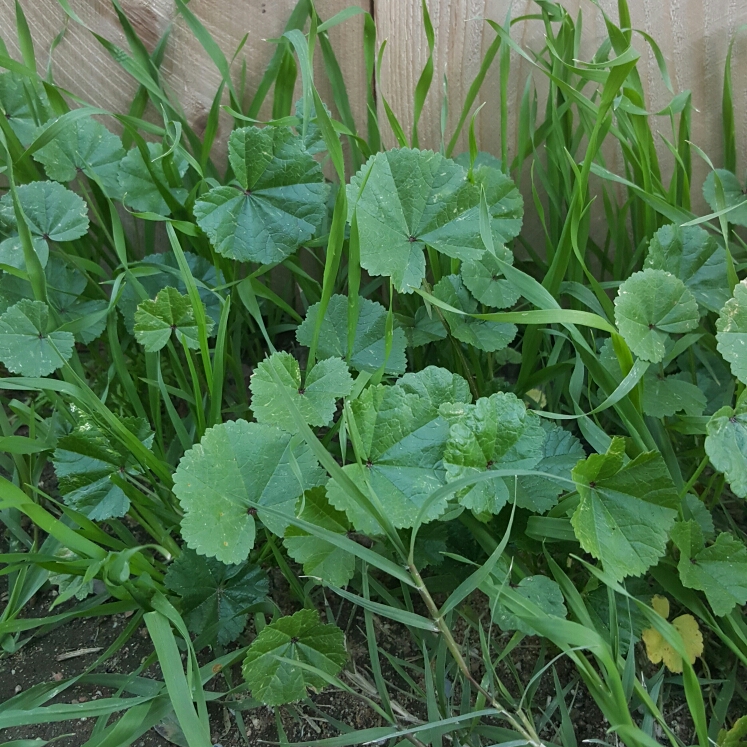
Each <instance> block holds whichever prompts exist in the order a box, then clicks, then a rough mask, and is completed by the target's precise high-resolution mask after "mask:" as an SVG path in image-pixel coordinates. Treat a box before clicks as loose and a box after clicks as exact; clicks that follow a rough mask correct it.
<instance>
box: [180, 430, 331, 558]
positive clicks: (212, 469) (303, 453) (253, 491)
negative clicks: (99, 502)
mask: <svg viewBox="0 0 747 747" xmlns="http://www.w3.org/2000/svg"><path fill="white" fill-rule="evenodd" d="M297 474H300V475H301V476H302V477H303V481H304V482H303V484H301V483H299V480H298V478H297V476H296V475H297ZM323 480H324V474H323V472H322V470H321V468H320V467H319V465H318V463H317V461H316V459H315V458H314V456H313V454H312V453H311V451H310V449H309V447H308V446H306V445H305V444H303V443H299V442H298V441H297V440H296V439H295V438H293V437H291V435H290V434H289V433H286V432H284V431H281V430H280V429H279V428H273V427H272V426H269V425H264V424H260V423H248V422H247V421H246V420H235V421H231V422H228V423H223V424H221V425H216V426H215V427H214V428H209V429H208V430H207V431H206V432H205V435H204V436H203V438H202V440H201V441H200V443H199V444H196V445H195V446H193V447H192V448H191V449H190V450H189V451H187V452H186V453H185V454H184V456H183V457H182V459H181V461H180V462H179V467H178V468H177V470H176V472H175V473H174V493H175V495H176V497H177V498H178V499H179V502H180V503H181V505H182V508H183V509H184V514H185V515H184V518H183V519H182V536H183V537H184V540H185V541H186V543H187V544H188V545H189V547H191V548H193V549H194V550H196V551H197V552H198V553H200V555H207V556H209V557H215V558H217V559H218V560H221V561H222V562H224V563H240V562H242V561H243V560H246V558H247V556H248V555H249V551H250V550H251V549H252V547H254V536H255V526H254V516H253V514H254V513H255V510H254V508H253V506H252V504H259V505H260V506H272V507H273V508H274V509H276V510H278V511H282V512H285V513H287V514H288V516H293V515H294V511H295V507H296V501H297V500H298V497H299V496H300V495H302V493H303V492H304V491H305V490H307V489H309V488H312V487H315V486H316V485H319V484H321V483H322V482H323ZM258 515H259V518H260V519H261V520H262V522H263V523H264V524H265V526H267V528H268V529H270V531H272V532H274V533H275V534H278V535H281V536H282V535H283V533H284V532H285V529H286V528H287V526H288V522H286V521H283V520H282V519H280V518H278V517H277V516H271V515H265V514H263V512H262V510H261V508H260V509H259V511H258Z"/></svg>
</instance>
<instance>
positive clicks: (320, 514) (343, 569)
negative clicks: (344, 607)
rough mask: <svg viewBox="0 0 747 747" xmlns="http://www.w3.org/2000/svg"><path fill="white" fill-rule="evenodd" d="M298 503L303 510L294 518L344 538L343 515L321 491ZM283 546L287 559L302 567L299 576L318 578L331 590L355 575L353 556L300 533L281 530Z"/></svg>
mask: <svg viewBox="0 0 747 747" xmlns="http://www.w3.org/2000/svg"><path fill="white" fill-rule="evenodd" d="M300 500H301V503H302V506H303V508H302V510H301V512H300V513H299V514H298V518H299V519H303V520H304V521H308V522H309V523H310V524H314V525H315V526H319V527H322V529H326V530H328V531H330V532H335V533H337V534H340V535H346V534H347V531H348V530H349V529H350V523H349V522H348V520H347V517H346V516H345V514H344V513H342V512H341V511H337V510H336V509H335V508H334V507H332V506H331V505H330V504H329V502H328V501H327V494H326V491H325V489H324V488H314V489H313V490H308V491H307V492H306V494H305V495H304V496H303V498H301V499H300ZM283 544H284V545H285V548H286V550H288V555H290V557H291V558H293V560H295V561H296V562H297V563H302V564H303V572H304V573H305V574H306V575H307V576H314V577H316V578H320V579H322V580H323V581H325V582H326V583H328V584H332V585H333V586H347V584H348V581H350V579H351V578H353V575H354V574H355V556H354V555H351V554H350V553H349V552H348V551H347V550H345V549H344V548H342V547H339V546H338V545H334V544H333V543H332V542H328V541H327V540H324V539H320V538H319V537H315V536H314V535H313V534H309V533H308V532H306V531H304V530H303V529H299V528H298V527H295V526H292V525H291V526H289V527H288V529H286V530H285V539H284V540H283Z"/></svg>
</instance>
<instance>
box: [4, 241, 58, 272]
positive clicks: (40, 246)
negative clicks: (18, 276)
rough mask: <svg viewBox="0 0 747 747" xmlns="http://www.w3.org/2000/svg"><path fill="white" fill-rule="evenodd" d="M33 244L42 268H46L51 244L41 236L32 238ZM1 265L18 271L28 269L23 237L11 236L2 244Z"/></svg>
mask: <svg viewBox="0 0 747 747" xmlns="http://www.w3.org/2000/svg"><path fill="white" fill-rule="evenodd" d="M31 244H32V246H33V247H34V251H35V252H36V254H37V256H38V257H39V262H40V263H41V266H42V267H46V266H47V262H48V260H49V244H47V242H46V241H45V240H44V239H43V238H41V236H32V237H31ZM0 265H8V266H9V267H15V268H16V269H17V270H25V269H26V260H25V259H24V256H23V247H22V246H21V237H20V236H19V235H18V234H14V235H13V236H9V237H8V238H7V239H4V240H3V241H1V242H0Z"/></svg>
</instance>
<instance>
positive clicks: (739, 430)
mask: <svg viewBox="0 0 747 747" xmlns="http://www.w3.org/2000/svg"><path fill="white" fill-rule="evenodd" d="M706 433H707V434H708V435H707V436H706V440H705V450H706V454H708V457H709V459H710V460H711V464H713V466H714V467H715V468H716V469H717V470H718V471H719V472H723V473H724V475H725V477H726V479H727V480H728V482H729V485H730V486H731V489H732V490H733V491H734V493H736V494H737V495H738V496H739V497H740V498H747V403H746V402H742V404H739V405H737V408H736V409H735V410H732V408H731V407H729V406H728V405H727V406H726V407H722V408H721V409H720V410H718V411H717V412H715V413H714V414H713V415H712V416H711V419H710V420H709V421H708V423H707V425H706Z"/></svg>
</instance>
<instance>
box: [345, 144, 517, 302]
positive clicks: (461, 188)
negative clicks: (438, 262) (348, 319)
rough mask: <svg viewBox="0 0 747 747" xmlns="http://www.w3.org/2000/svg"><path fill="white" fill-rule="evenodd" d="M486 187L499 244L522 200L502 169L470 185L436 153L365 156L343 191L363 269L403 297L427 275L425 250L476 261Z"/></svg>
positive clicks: (512, 231)
mask: <svg viewBox="0 0 747 747" xmlns="http://www.w3.org/2000/svg"><path fill="white" fill-rule="evenodd" d="M482 189H484V190H485V197H486V200H487V203H488V210H489V212H490V215H491V228H492V231H493V237H494V241H495V243H496V244H503V243H504V242H506V241H508V240H510V239H511V238H513V237H514V236H516V235H517V234H518V232H519V230H520V228H521V216H522V209H523V203H522V200H521V195H520V194H519V192H518V190H517V189H516V186H515V185H514V183H513V182H512V181H511V179H510V178H509V177H507V176H506V175H505V174H503V173H502V172H500V171H498V170H497V169H493V168H488V167H485V168H482V169H479V170H477V171H476V172H475V174H474V183H473V182H470V181H469V180H468V179H467V171H466V169H464V168H463V167H462V166H459V165H458V164H456V163H455V162H454V161H452V160H450V159H448V158H445V157H444V156H442V155H441V154H440V153H434V152H432V151H420V150H414V149H410V148H399V149H394V150H389V151H385V152H383V153H377V154H376V155H374V156H372V157H371V158H369V159H368V161H367V162H366V163H365V164H364V165H363V167H362V168H361V170H360V171H359V172H358V173H357V174H356V175H355V176H354V177H353V178H352V179H351V180H350V185H349V186H348V206H349V218H352V215H353V211H355V212H356V214H357V221H358V233H359V236H360V259H361V265H362V266H363V267H364V268H365V269H366V270H367V271H368V272H369V273H370V274H371V275H386V276H388V277H391V278H392V281H393V282H394V286H395V288H396V289H397V290H398V291H399V292H401V293H411V292H412V291H413V290H414V289H416V288H419V287H420V284H421V282H422V280H423V278H424V277H425V257H424V254H423V249H424V247H426V246H429V247H432V248H433V249H436V250H437V251H439V252H442V253H443V254H446V255H448V256H450V257H455V258H457V259H462V260H466V259H479V258H480V257H481V256H482V253H483V251H484V245H483V243H482V239H481V237H480V194H481V190H482Z"/></svg>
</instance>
